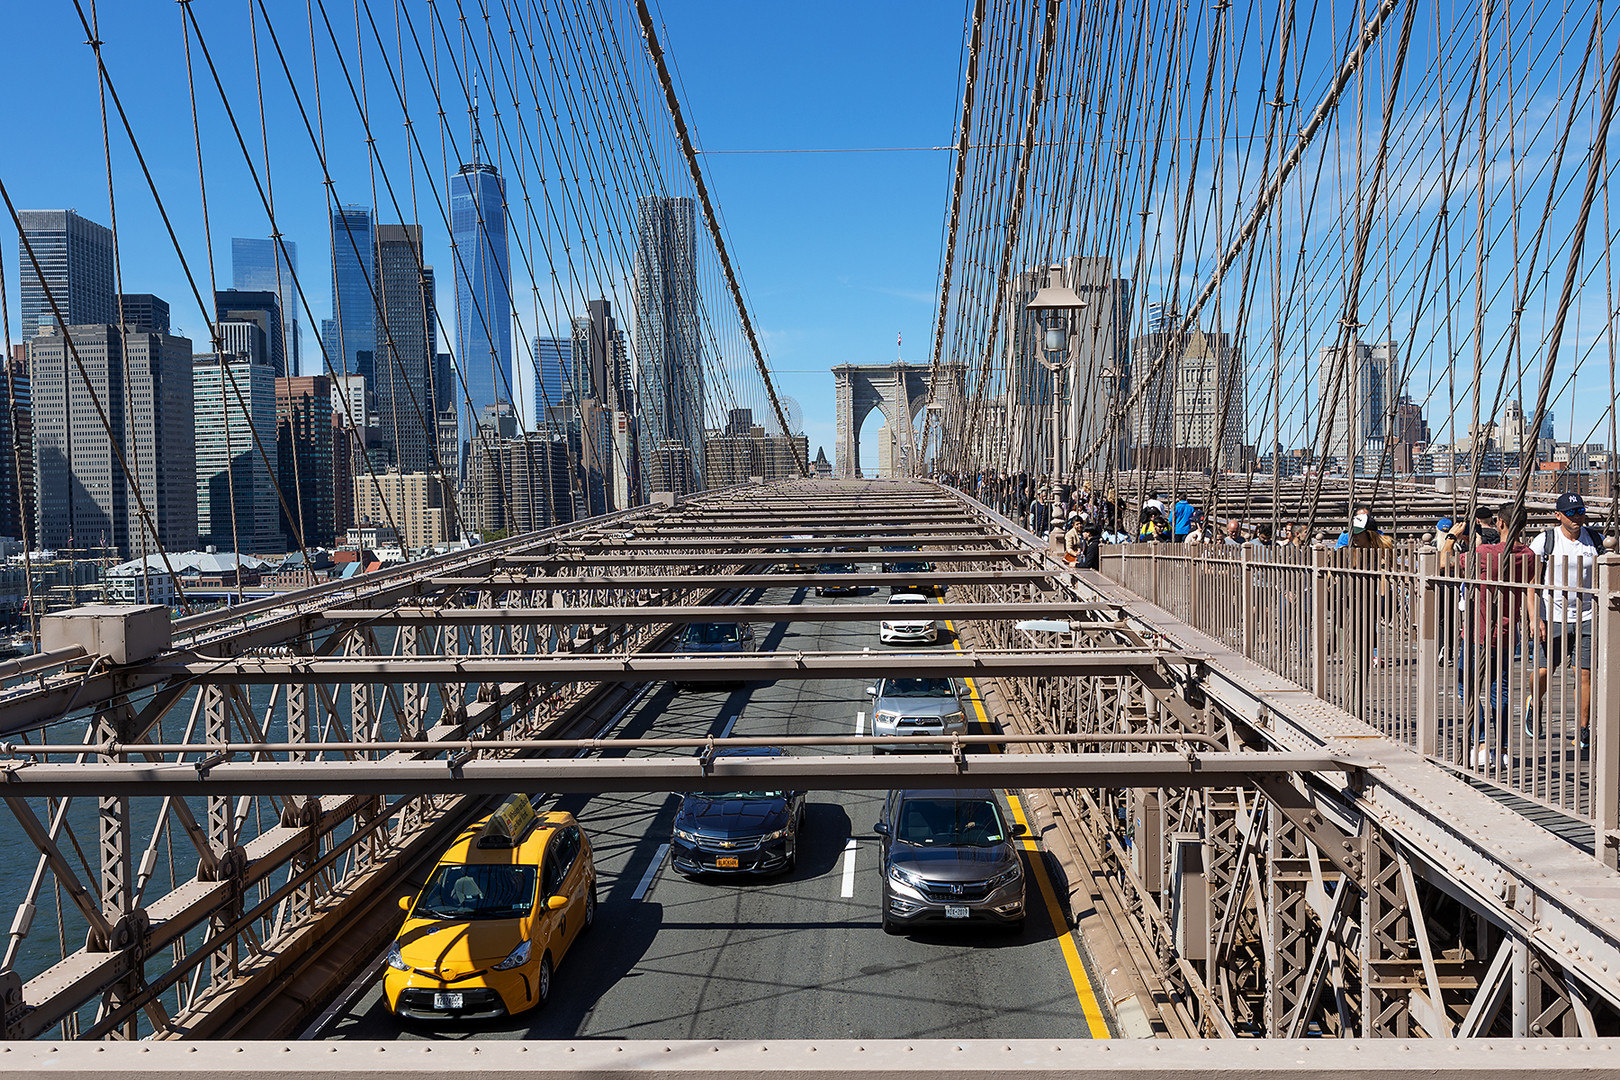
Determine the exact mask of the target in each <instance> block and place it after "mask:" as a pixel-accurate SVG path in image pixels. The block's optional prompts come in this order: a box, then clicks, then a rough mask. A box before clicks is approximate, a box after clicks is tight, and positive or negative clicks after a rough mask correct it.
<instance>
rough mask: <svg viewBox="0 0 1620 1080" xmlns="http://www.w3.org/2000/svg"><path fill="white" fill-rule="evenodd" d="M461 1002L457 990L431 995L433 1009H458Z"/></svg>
mask: <svg viewBox="0 0 1620 1080" xmlns="http://www.w3.org/2000/svg"><path fill="white" fill-rule="evenodd" d="M461 1004H462V996H461V994H460V993H458V992H452V993H448V994H434V995H433V1007H434V1008H435V1009H459V1008H461Z"/></svg>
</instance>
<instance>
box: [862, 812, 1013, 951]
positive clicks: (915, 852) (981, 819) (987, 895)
mask: <svg viewBox="0 0 1620 1080" xmlns="http://www.w3.org/2000/svg"><path fill="white" fill-rule="evenodd" d="M872 828H873V831H875V832H876V833H877V834H878V836H879V837H880V838H881V842H882V846H883V853H882V859H881V863H880V865H881V867H882V871H883V886H882V888H883V900H882V903H883V909H882V910H883V915H882V921H883V930H884V932H885V933H889V934H902V933H905V931H906V930H907V929H908V928H909V927H913V926H916V925H918V924H922V923H934V922H939V923H954V922H965V923H974V922H978V923H990V924H994V925H1000V926H1004V927H1006V928H1007V929H1009V930H1017V929H1019V928H1020V927H1022V926H1023V924H1024V911H1025V904H1024V901H1025V890H1024V860H1023V857H1022V855H1021V854H1020V852H1019V850H1018V847H1017V846H1016V845H1015V844H1014V842H1013V838H1014V837H1017V836H1022V835H1023V833H1024V826H1022V825H1013V826H1011V827H1010V828H1009V827H1008V824H1007V821H1006V818H1005V817H1003V815H1002V812H1001V807H1000V806H999V805H998V804H997V802H996V797H995V793H994V792H992V791H990V790H988V789H984V788H981V789H977V790H974V789H966V790H960V791H955V790H948V789H947V790H938V791H891V792H889V796H888V798H887V799H885V800H884V804H883V817H882V818H881V819H879V820H878V822H877V824H875V825H873V826H872Z"/></svg>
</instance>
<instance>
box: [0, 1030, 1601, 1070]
mask: <svg viewBox="0 0 1620 1080" xmlns="http://www.w3.org/2000/svg"><path fill="white" fill-rule="evenodd" d="M1617 1053H1620V1041H1616V1040H1612V1039H1533V1040H1524V1041H1519V1040H1510V1039H1493V1040H1490V1041H1479V1042H1460V1043H1459V1042H1447V1041H1443V1040H1432V1041H1398V1042H1397V1041H1376V1040H1355V1041H1351V1042H1338V1041H1329V1042H1324V1041H1323V1040H1321V1039H1251V1040H1246V1041H1244V1042H1242V1043H1232V1042H1230V1041H1219V1040H1217V1041H1206V1040H1203V1039H1182V1040H1173V1041H1166V1040H1155V1039H1120V1040H1107V1039H1101V1040H1083V1039H903V1040H885V1039H860V1040H855V1039H847V1040H838V1039H829V1040H825V1041H820V1040H818V1041H811V1040H782V1041H780V1042H756V1041H742V1040H739V1041H735V1042H732V1041H725V1040H681V1039H648V1040H637V1039H629V1040H613V1041H607V1040H590V1039H581V1040H577V1041H569V1040H546V1041H544V1042H539V1043H536V1042H532V1041H523V1040H513V1041H508V1042H497V1041H489V1040H478V1041H474V1042H470V1043H459V1044H458V1043H446V1042H387V1043H379V1042H257V1043H243V1042H231V1041H219V1042H204V1043H185V1044H182V1043H176V1042H151V1043H131V1044H127V1045H122V1046H111V1045H92V1044H82V1043H81V1044H67V1045H62V1044H60V1043H14V1044H11V1045H8V1046H7V1047H5V1054H4V1057H5V1059H6V1068H7V1069H8V1070H10V1071H12V1072H13V1073H14V1074H15V1075H18V1076H35V1075H44V1074H47V1073H49V1074H51V1075H53V1076H62V1077H91V1076H95V1077H121V1078H128V1080H177V1078H182V1077H197V1078H199V1080H203V1078H218V1080H266V1078H268V1077H270V1076H277V1077H281V1076H321V1077H326V1078H329V1080H370V1078H374V1077H377V1076H379V1075H384V1074H386V1075H388V1076H396V1077H423V1078H424V1080H439V1078H441V1077H443V1076H445V1075H462V1074H466V1075H476V1076H478V1077H480V1078H482V1080H574V1078H576V1077H580V1076H590V1077H596V1078H599V1080H632V1078H634V1080H643V1078H647V1077H662V1078H667V1080H737V1078H738V1077H743V1076H754V1077H757V1076H759V1075H760V1074H761V1073H771V1074H776V1075H780V1076H782V1077H783V1078H784V1080H814V1078H822V1077H825V1078H836V1080H933V1078H935V1077H942V1076H943V1077H951V1078H955V1080H1031V1078H1042V1080H1046V1078H1050V1080H1069V1078H1072V1077H1076V1076H1090V1077H1096V1078H1098V1080H1109V1078H1113V1077H1141V1078H1142V1080H1322V1078H1334V1077H1348V1076H1354V1077H1359V1078H1365V1080H1411V1078H1413V1077H1424V1078H1427V1080H1521V1078H1522V1077H1523V1076H1524V1073H1525V1071H1526V1070H1528V1069H1540V1070H1546V1071H1547V1072H1548V1073H1549V1074H1552V1075H1557V1076H1566V1077H1599V1076H1612V1075H1613V1073H1614V1062H1615V1055H1616V1054H1617Z"/></svg>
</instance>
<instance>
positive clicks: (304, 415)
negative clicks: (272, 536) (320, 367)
mask: <svg viewBox="0 0 1620 1080" xmlns="http://www.w3.org/2000/svg"><path fill="white" fill-rule="evenodd" d="M333 435H334V427H333V423H332V382H331V380H330V379H328V378H327V377H326V376H325V375H303V376H297V377H293V378H286V379H277V380H276V467H277V469H278V471H279V473H280V482H281V497H282V499H283V500H285V502H286V504H287V505H286V507H282V508H280V509H281V527H282V531H283V532H284V533H285V534H286V536H287V545H288V550H294V549H296V548H297V547H298V545H299V541H300V540H302V542H303V544H304V546H305V547H327V546H329V545H331V543H332V541H333V538H334V535H335V533H336V531H337V493H338V491H339V490H341V489H343V488H347V487H348V486H349V483H350V482H349V476H348V469H347V468H343V469H342V470H341V476H340V475H339V474H338V470H336V469H335V468H334V467H335V466H338V465H342V464H343V462H341V461H340V460H339V459H340V458H341V457H342V456H343V455H341V454H339V455H337V457H334V455H333V448H334V445H335V444H334V441H333ZM288 507H290V508H291V509H292V511H293V516H292V517H289V516H288V514H287V508H288Z"/></svg>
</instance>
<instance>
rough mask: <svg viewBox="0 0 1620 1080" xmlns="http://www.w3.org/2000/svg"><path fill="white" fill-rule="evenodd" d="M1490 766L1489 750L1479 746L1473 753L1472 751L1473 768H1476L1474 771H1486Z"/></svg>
mask: <svg viewBox="0 0 1620 1080" xmlns="http://www.w3.org/2000/svg"><path fill="white" fill-rule="evenodd" d="M1490 764H1491V752H1490V751H1489V750H1487V749H1485V747H1484V746H1483V745H1481V746H1479V747H1478V748H1477V749H1475V751H1474V768H1476V769H1487V768H1490Z"/></svg>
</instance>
